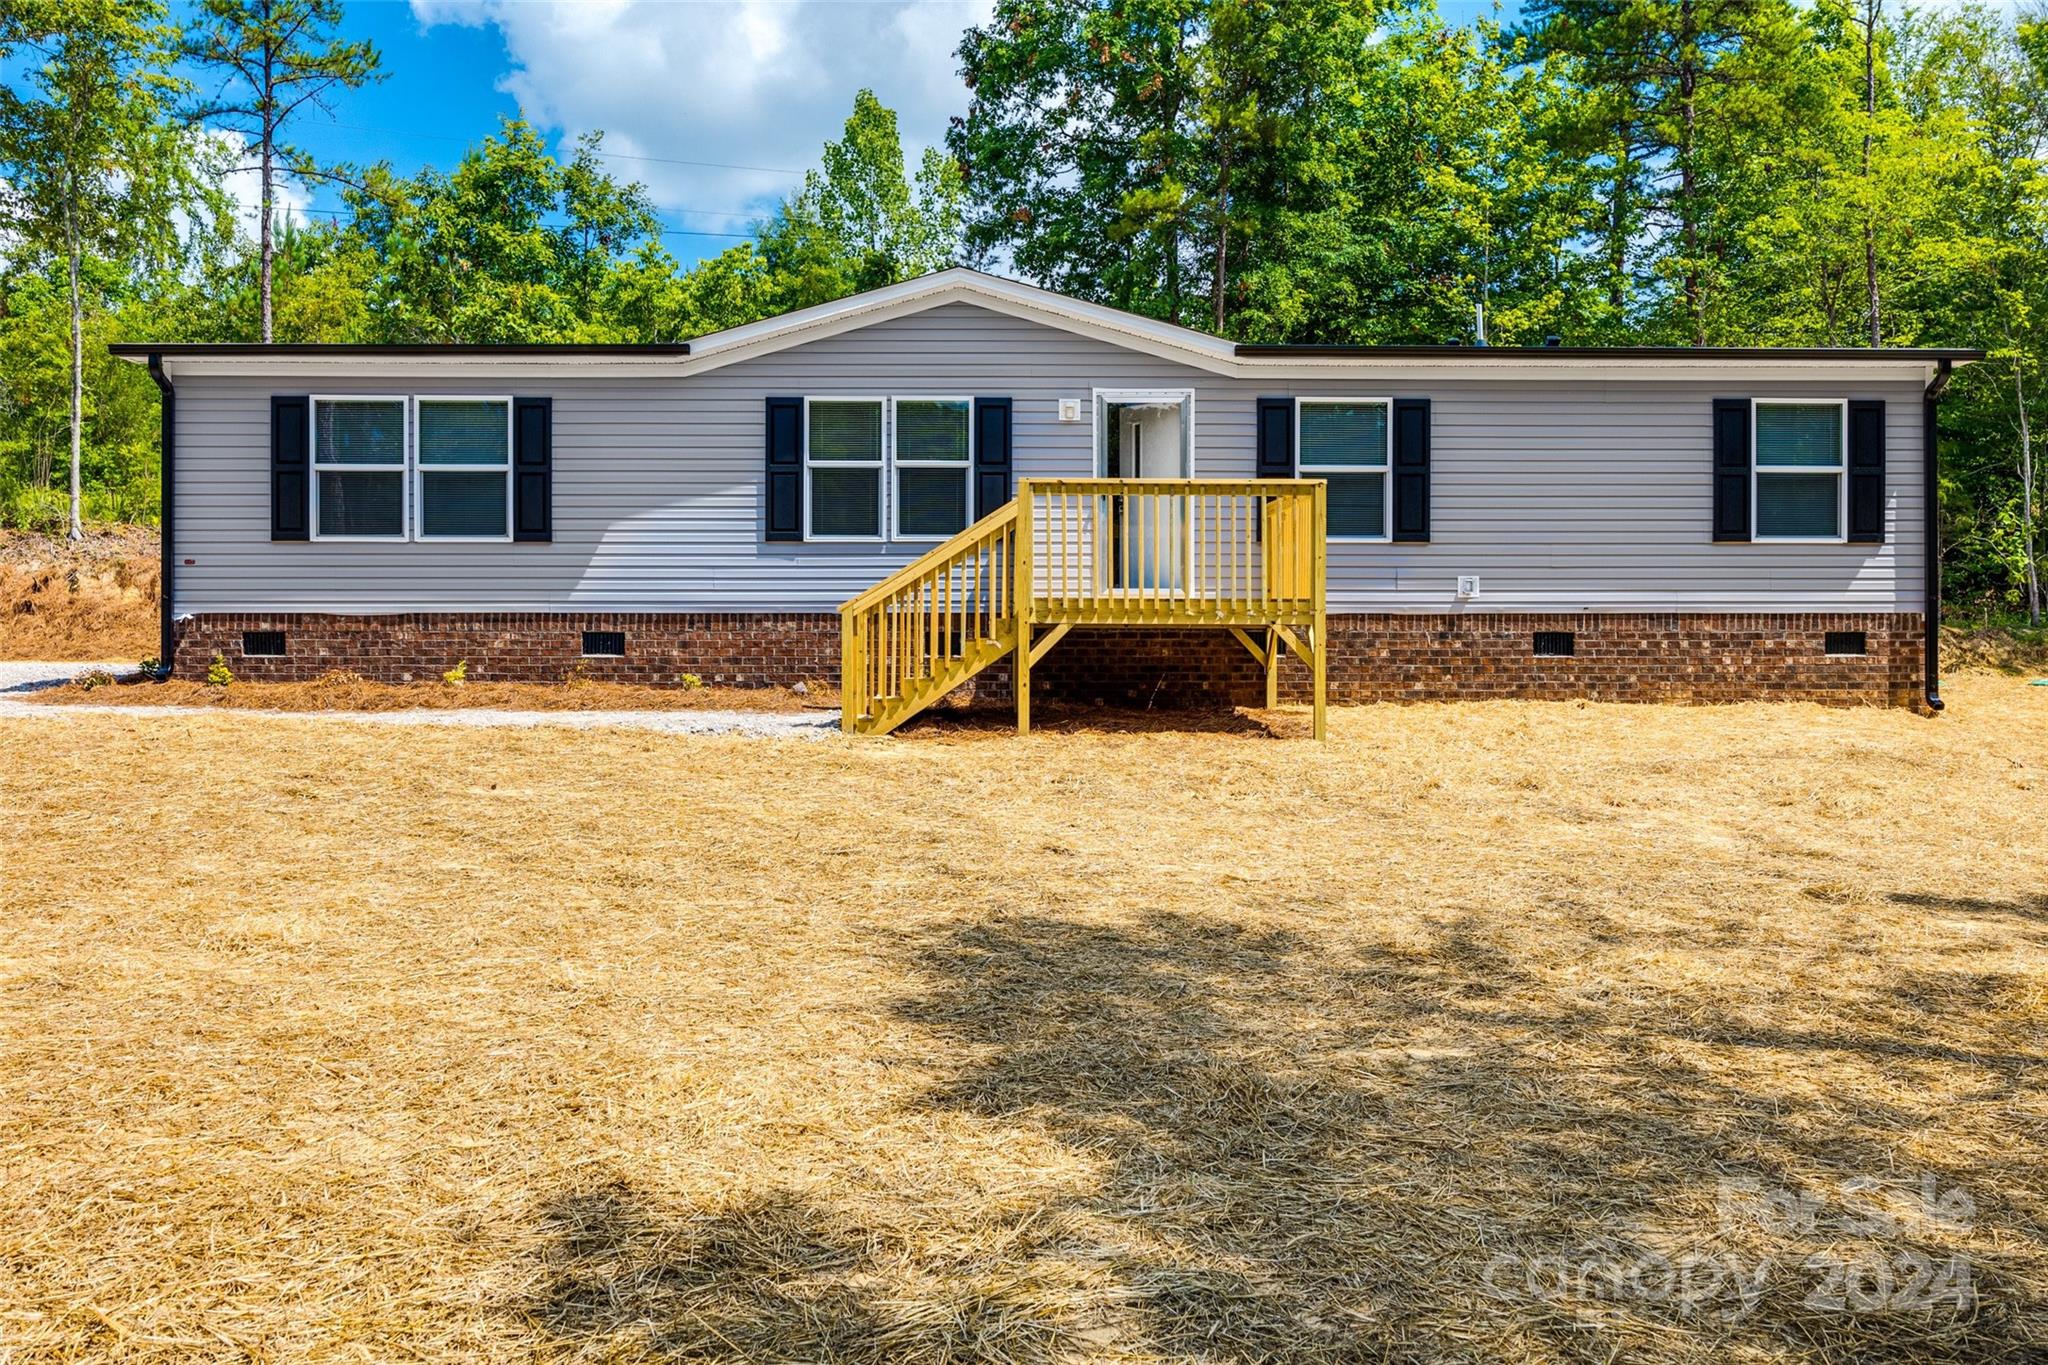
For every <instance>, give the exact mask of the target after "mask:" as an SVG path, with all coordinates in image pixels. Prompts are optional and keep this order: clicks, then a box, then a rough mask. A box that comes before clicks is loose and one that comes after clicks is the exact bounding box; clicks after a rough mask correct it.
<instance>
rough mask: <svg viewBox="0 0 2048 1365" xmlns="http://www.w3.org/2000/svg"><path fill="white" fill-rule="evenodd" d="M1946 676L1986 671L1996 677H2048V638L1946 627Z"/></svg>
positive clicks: (2022, 632) (1992, 628) (1943, 664)
mask: <svg viewBox="0 0 2048 1365" xmlns="http://www.w3.org/2000/svg"><path fill="white" fill-rule="evenodd" d="M1941 667H1942V671H1943V672H1944V673H1960V672H1965V671H1968V670H1971V669H1983V670H1988V671H1991V672H1996V673H2008V674H2018V673H2030V674H2033V675H2035V676H2040V675H2042V674H2048V634H2043V633H2042V632H2039V631H2033V632H2029V631H2026V630H2024V629H2022V630H2007V629H2005V628H2003V627H2000V626H1981V625H1979V626H1945V627H1943V628H1942V632H1941Z"/></svg>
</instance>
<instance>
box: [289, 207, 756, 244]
mask: <svg viewBox="0 0 2048 1365" xmlns="http://www.w3.org/2000/svg"><path fill="white" fill-rule="evenodd" d="M278 212H279V213H281V214H283V215H284V216H286V217H290V216H291V215H292V214H295V213H298V214H305V215H307V216H309V217H316V218H336V219H340V218H353V217H354V216H355V215H354V214H352V213H343V212H341V211H340V210H339V209H315V208H299V207H297V206H296V205H288V206H286V207H283V208H280V209H279V210H278ZM684 212H686V213H694V212H698V210H695V209H685V210H684ZM654 221H655V222H656V223H658V224H660V225H661V227H662V228H663V230H665V231H668V232H673V233H675V234H676V235H677V236H679V237H730V238H732V239H733V240H735V241H741V242H750V241H752V240H753V239H754V234H753V233H751V232H709V231H706V230H704V229H702V228H686V227H683V226H682V225H681V224H679V223H671V222H669V221H668V220H667V219H665V218H657V219H655V220H654ZM542 226H543V227H566V226H568V225H567V224H565V223H544V224H542Z"/></svg>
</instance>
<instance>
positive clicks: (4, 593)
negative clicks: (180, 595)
mask: <svg viewBox="0 0 2048 1365" xmlns="http://www.w3.org/2000/svg"><path fill="white" fill-rule="evenodd" d="M156 545H157V542H156V534H155V532H153V531H149V530H147V529H144V528H139V527H132V526H126V527H115V528H111V529H108V528H100V529H95V530H92V531H89V532H88V533H87V535H86V538H85V540H84V541H82V542H81V543H79V544H77V545H73V544H71V543H70V542H69V541H67V540H65V539H64V538H63V537H61V536H44V535H35V534H31V533H28V532H24V531H6V530H0V659H97V660H106V659H123V660H138V659H141V658H143V657H144V656H146V655H150V654H154V653H156V651H157V628H158V622H157V582H158V577H159V571H158V564H157V559H156V553H157V549H156Z"/></svg>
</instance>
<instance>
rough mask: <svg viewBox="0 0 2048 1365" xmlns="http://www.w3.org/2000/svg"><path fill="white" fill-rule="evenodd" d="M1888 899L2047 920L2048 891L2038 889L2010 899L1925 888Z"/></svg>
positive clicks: (1948, 911)
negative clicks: (1935, 892) (1939, 892)
mask: <svg viewBox="0 0 2048 1365" xmlns="http://www.w3.org/2000/svg"><path fill="white" fill-rule="evenodd" d="M1886 899H1888V900H1890V901H1891V902H1892V903H1893V904H1894V905H1910V906H1914V907H1916V908H1918V909H1921V910H1939V911H1941V912H1942V913H1943V914H1948V915H2012V916H2014V917H2015V918H2018V919H2028V920H2037V921H2040V922H2042V923H2048V891H2037V892H2035V893H2034V894H2033V895H2030V896H2014V897H2012V898H2011V899H2009V900H1992V899H1991V898H1989V897H1984V896H1937V895H1933V894H1931V893H1929V892H1925V891H1894V892H1893V893H1892V894H1891V895H1890V896H1888V897H1887V898H1886Z"/></svg>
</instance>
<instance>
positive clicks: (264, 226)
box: [257, 118, 273, 346]
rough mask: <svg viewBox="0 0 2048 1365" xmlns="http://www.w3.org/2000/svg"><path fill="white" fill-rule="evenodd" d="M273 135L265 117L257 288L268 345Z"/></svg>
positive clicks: (271, 248)
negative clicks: (261, 301) (261, 218)
mask: <svg viewBox="0 0 2048 1365" xmlns="http://www.w3.org/2000/svg"><path fill="white" fill-rule="evenodd" d="M271 136H272V128H271V124H270V120H269V119H268V118H265V119H264V121H263V171H262V174H263V189H262V193H261V195H260V204H259V211H260V212H261V213H262V215H263V221H262V223H261V224H259V225H258V227H257V234H258V238H257V239H258V241H259V243H260V244H261V249H260V254H261V258H262V259H261V263H260V264H259V265H258V267H257V269H258V272H259V276H260V278H259V280H258V285H257V288H258V292H260V293H261V295H262V298H263V344H264V345H266V346H268V345H269V344H270V258H271V252H272V250H273V244H272V242H271V238H270V193H271V190H270V177H271V159H270V147H271Z"/></svg>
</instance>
